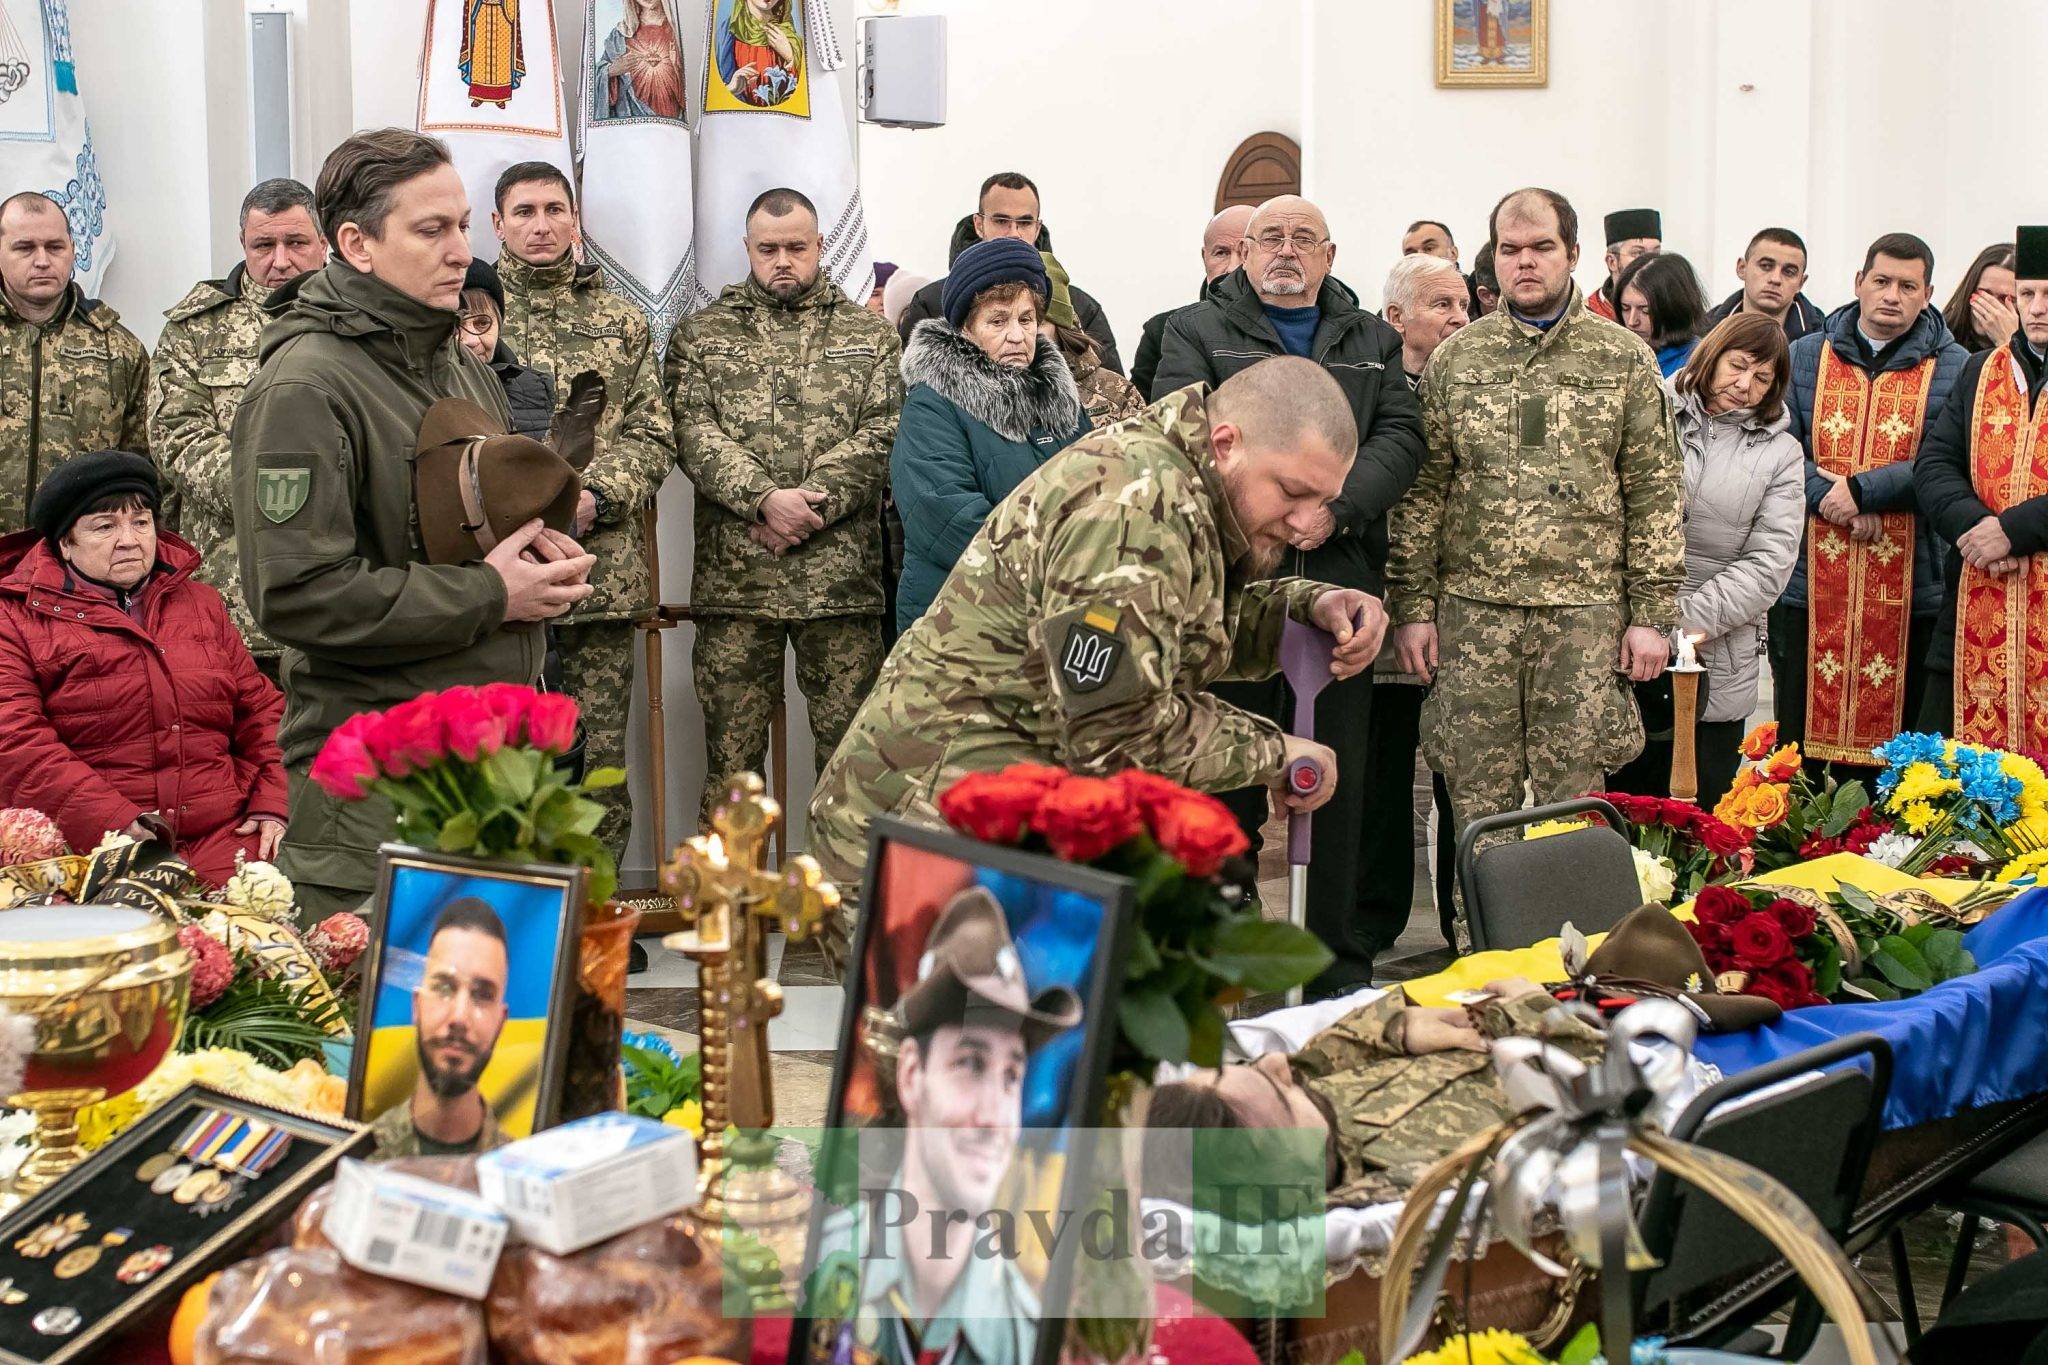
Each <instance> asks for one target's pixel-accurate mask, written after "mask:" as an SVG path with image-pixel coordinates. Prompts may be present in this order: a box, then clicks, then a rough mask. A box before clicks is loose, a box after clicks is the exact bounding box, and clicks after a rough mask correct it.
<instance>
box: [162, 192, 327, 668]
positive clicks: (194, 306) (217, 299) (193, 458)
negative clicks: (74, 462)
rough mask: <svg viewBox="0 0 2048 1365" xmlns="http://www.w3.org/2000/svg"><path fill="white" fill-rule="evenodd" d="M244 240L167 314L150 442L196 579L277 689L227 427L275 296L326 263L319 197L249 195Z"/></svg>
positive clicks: (274, 652) (274, 647) (273, 648)
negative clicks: (246, 554)
mask: <svg viewBox="0 0 2048 1365" xmlns="http://www.w3.org/2000/svg"><path fill="white" fill-rule="evenodd" d="M241 243H242V261H241V263H240V264H239V265H237V266H236V267H235V268H234V269H233V270H230V271H229V272H228V275H227V278H226V279H223V280H202V281H200V282H199V283H198V284H195V285H193V286H192V291H191V292H190V293H188V294H187V295H185V297H184V298H183V299H181V300H179V302H178V305H177V306H176V307H175V308H172V309H171V310H170V311H169V312H167V313H165V314H164V318H165V319H166V321H165V323H164V330H163V334H162V335H161V336H160V337H158V338H157V344H156V355H155V356H154V357H153V358H152V359H151V361H150V365H149V443H150V448H151V449H152V450H153V451H154V452H155V454H156V459H157V463H158V464H160V465H162V466H163V469H164V473H165V475H166V476H167V480H166V481H167V483H168V484H169V486H170V488H171V489H172V490H175V491H176V492H177V494H178V495H179V498H180V511H179V525H178V532H179V534H180V535H182V536H183V537H184V538H185V539H186V540H187V541H189V542H190V543H191V545H192V548H193V549H195V550H197V551H198V552H199V571H198V574H197V577H198V579H199V581H200V582H202V583H206V584H209V585H211V586H212V587H213V588H214V589H215V590H217V591H218V592H219V593H220V595H221V598H222V599H223V600H224V601H225V602H226V603H227V608H228V615H229V616H230V617H232V618H233V619H234V623H235V629H236V630H239V631H240V632H241V633H242V639H243V641H244V642H245V643H246V644H247V645H248V646H249V653H250V654H251V655H252V656H254V657H255V660H256V666H257V667H258V668H261V669H262V670H263V671H264V673H265V674H267V675H268V676H269V678H270V680H271V681H272V682H277V681H278V656H279V654H280V653H282V650H281V648H280V647H279V645H278V644H277V642H276V641H275V640H272V639H271V638H270V637H269V636H267V635H265V634H264V633H263V632H262V631H261V630H259V629H257V627H256V618H255V617H253V616H251V615H250V614H249V603H248V599H247V598H246V597H244V596H243V594H242V565H241V561H240V560H239V559H238V558H237V557H236V555H235V509H234V498H233V493H232V484H231V483H230V481H229V477H228V475H229V471H230V470H231V469H232V468H233V464H234V459H233V452H232V451H231V449H230V448H229V445H228V430H229V428H231V427H232V426H233V425H234V421H235V408H236V406H237V405H239V404H240V403H241V401H242V390H243V389H244V388H246V387H247V386H248V383H249V381H250V380H251V379H252V378H254V377H255V375H256V341H257V338H258V336H259V335H261V333H262V331H263V324H264V323H265V322H267V321H269V315H268V314H267V313H265V312H264V310H263V305H264V303H265V302H266V301H268V299H269V298H270V291H271V290H273V289H276V288H277V287H278V286H279V285H282V284H284V283H285V282H286V281H287V280H290V279H292V278H294V277H296V276H299V275H303V274H304V273H306V272H307V271H308V270H317V269H319V268H320V267H321V266H322V265H325V264H326V262H327V242H326V240H325V239H324V238H322V237H321V235H320V227H319V224H317V223H315V222H314V221H313V192H312V191H311V190H309V189H307V188H306V187H305V186H304V185H301V184H300V183H299V182H298V181H296V180H287V179H277V180H266V181H264V182H263V183H262V184H260V185H258V186H256V188H254V189H252V190H250V191H249V193H248V196H247V197H246V198H244V199H243V200H242V218H241Z"/></svg>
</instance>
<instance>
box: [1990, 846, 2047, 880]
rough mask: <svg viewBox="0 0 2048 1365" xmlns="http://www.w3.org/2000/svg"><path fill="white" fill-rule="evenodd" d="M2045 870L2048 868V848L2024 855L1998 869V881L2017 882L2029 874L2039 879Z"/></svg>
mask: <svg viewBox="0 0 2048 1365" xmlns="http://www.w3.org/2000/svg"><path fill="white" fill-rule="evenodd" d="M2043 868H2048V848H2037V849H2035V850H2034V851H2033V852H2031V853H2022V854H2021V855H2020V856H2019V857H2017V858H2014V859H2013V860H2012V861H2011V862H2009V863H2007V864H2006V865H2005V866H2004V867H2001V868H2000V869H1998V880H2000V881H2002V882H2016V881H2018V880H2019V879H2020V878H2022V877H2025V876H2027V875H2029V874H2032V875H2033V876H2034V877H2036V878H2037V879H2038V878H2039V877H2040V875H2041V871H2042V869H2043Z"/></svg>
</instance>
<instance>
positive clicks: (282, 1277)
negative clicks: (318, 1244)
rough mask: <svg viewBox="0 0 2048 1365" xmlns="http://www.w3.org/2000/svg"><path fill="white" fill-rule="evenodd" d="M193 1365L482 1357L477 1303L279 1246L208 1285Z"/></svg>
mask: <svg viewBox="0 0 2048 1365" xmlns="http://www.w3.org/2000/svg"><path fill="white" fill-rule="evenodd" d="M193 1359H194V1361H195V1365H486V1362H487V1361H488V1360H489V1354H488V1344H487V1340H486V1334H485V1332H484V1315H483V1311H482V1306H481V1305H479V1304H476V1303H472V1302H470V1301H469V1300H467V1299H458V1298H454V1297H452V1296H450V1295H447V1294H437V1293H435V1292H434V1291H433V1290H430V1289H420V1288H417V1287H415V1286H413V1285H409V1284H404V1283H401V1282H399V1281H397V1280H387V1279H383V1278H381V1277H379V1276H376V1275H366V1274H363V1273H362V1272H361V1271H358V1270H354V1269H352V1268H350V1267H349V1266H348V1265H347V1264H346V1263H345V1262H344V1261H343V1260H342V1259H341V1257H340V1256H339V1255H337V1254H336V1253H335V1252H334V1251H332V1250H329V1249H323V1248H313V1249H298V1248H285V1249H281V1250H278V1251H272V1252H267V1253H265V1254H264V1255H262V1256H258V1257H256V1258H254V1259H253V1260H247V1261H243V1262H242V1263H241V1264H240V1265H237V1266H234V1267H232V1268H230V1269H229V1270H228V1271H227V1272H226V1273H225V1274H223V1275H222V1276H221V1277H220V1280H219V1282H218V1283H216V1284H215V1285H214V1287H213V1294H212V1297H211V1299H210V1301H209V1302H208V1305H207V1313H206V1321H205V1322H204V1323H203V1324H201V1326H200V1328H199V1334H198V1337H197V1339H196V1341H195V1342H194V1353H193Z"/></svg>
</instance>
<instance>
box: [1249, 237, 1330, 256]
mask: <svg viewBox="0 0 2048 1365" xmlns="http://www.w3.org/2000/svg"><path fill="white" fill-rule="evenodd" d="M1329 240H1330V239H1329V238H1328V237H1318V236H1316V235H1315V234H1314V233H1313V232H1297V233H1295V234H1293V235H1292V236H1289V235H1288V234H1286V233H1284V232H1262V233H1260V234H1259V235H1258V236H1256V237H1254V238H1252V241H1253V242H1254V243H1256V244H1257V245H1258V248H1259V250H1261V251H1280V250H1283V249H1284V248H1286V247H1290V246H1291V247H1293V248H1294V249H1295V251H1297V252H1299V253H1300V254H1301V255H1303V256H1306V255H1308V253H1309V252H1311V251H1314V250H1315V249H1316V248H1317V247H1319V246H1321V245H1323V244H1324V243H1325V242H1327V241H1329Z"/></svg>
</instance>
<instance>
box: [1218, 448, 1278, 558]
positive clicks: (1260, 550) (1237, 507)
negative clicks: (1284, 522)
mask: <svg viewBox="0 0 2048 1365" xmlns="http://www.w3.org/2000/svg"><path fill="white" fill-rule="evenodd" d="M1222 477H1223V500H1224V501H1225V502H1226V503H1228V504H1229V507H1230V517H1231V520H1233V521H1235V522H1236V523H1237V525H1238V529H1239V530H1241V531H1243V532H1244V536H1245V540H1246V541H1247V542H1249V544H1250V546H1251V548H1250V549H1249V550H1248V551H1246V553H1245V567H1246V569H1247V570H1248V571H1249V573H1250V575H1251V577H1253V578H1270V577H1272V574H1273V570H1275V569H1277V568H1279V567H1280V558H1281V556H1282V555H1284V554H1286V553H1287V544H1286V542H1285V541H1282V542H1280V543H1278V544H1273V545H1266V544H1261V543H1260V542H1259V541H1257V540H1254V539H1252V532H1251V529H1250V528H1249V527H1248V526H1247V525H1246V524H1245V515H1244V483H1245V473H1244V471H1243V470H1242V469H1234V470H1231V471H1230V472H1228V473H1226V474H1224V475H1223V476H1222Z"/></svg>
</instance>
